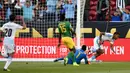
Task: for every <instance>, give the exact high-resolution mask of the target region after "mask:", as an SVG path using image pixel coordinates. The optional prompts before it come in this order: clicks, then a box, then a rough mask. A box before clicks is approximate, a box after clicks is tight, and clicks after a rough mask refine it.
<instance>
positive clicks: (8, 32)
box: [5, 29, 12, 37]
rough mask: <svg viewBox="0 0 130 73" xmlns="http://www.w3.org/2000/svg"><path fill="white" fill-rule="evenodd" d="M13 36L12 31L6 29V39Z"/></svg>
mask: <svg viewBox="0 0 130 73" xmlns="http://www.w3.org/2000/svg"><path fill="white" fill-rule="evenodd" d="M11 35H12V29H5V37H10V36H11Z"/></svg>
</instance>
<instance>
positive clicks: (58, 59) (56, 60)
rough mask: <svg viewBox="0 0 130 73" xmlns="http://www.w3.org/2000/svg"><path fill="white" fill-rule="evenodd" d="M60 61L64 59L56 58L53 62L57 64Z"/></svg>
mask: <svg viewBox="0 0 130 73" xmlns="http://www.w3.org/2000/svg"><path fill="white" fill-rule="evenodd" d="M60 60H64V57H62V58H57V59H55V60H54V62H58V61H60Z"/></svg>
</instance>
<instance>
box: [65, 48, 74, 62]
mask: <svg viewBox="0 0 130 73" xmlns="http://www.w3.org/2000/svg"><path fill="white" fill-rule="evenodd" d="M67 58H68V59H69V58H72V60H73V62H76V59H75V57H74V52H73V51H71V52H69V53H68V55H67Z"/></svg>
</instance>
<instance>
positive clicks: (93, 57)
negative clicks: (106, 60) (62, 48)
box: [88, 56, 96, 61]
mask: <svg viewBox="0 0 130 73" xmlns="http://www.w3.org/2000/svg"><path fill="white" fill-rule="evenodd" d="M94 59H96V57H95V56H92V57H91V58H89V59H88V60H89V61H93V60H94Z"/></svg>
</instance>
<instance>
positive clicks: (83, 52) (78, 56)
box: [54, 45, 89, 64]
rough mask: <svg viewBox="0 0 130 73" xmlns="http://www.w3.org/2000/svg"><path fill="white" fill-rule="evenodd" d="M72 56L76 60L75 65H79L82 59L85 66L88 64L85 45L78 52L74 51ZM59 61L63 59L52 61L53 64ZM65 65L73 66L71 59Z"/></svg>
mask: <svg viewBox="0 0 130 73" xmlns="http://www.w3.org/2000/svg"><path fill="white" fill-rule="evenodd" d="M74 56H75V58H76V63H77V64H80V63H81V60H82V59H84V62H85V64H89V62H88V59H87V54H86V45H83V46H82V48H81V49H80V50H76V52H75V54H74ZM59 60H64V57H62V58H58V59H56V60H54V62H57V61H59ZM67 64H73V61H72V58H69V59H68V62H67Z"/></svg>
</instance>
